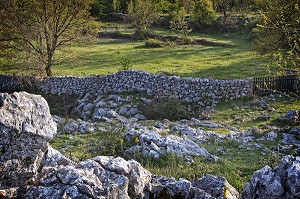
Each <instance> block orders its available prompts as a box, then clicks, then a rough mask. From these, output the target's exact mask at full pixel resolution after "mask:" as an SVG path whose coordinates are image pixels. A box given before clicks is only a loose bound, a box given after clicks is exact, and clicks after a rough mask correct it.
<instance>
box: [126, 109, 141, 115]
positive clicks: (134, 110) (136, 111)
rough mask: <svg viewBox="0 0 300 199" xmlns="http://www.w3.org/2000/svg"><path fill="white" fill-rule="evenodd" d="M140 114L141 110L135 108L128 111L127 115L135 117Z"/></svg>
mask: <svg viewBox="0 0 300 199" xmlns="http://www.w3.org/2000/svg"><path fill="white" fill-rule="evenodd" d="M138 112H139V110H138V109H137V108H135V107H132V108H131V109H129V111H127V113H126V115H135V114H137V113H138Z"/></svg>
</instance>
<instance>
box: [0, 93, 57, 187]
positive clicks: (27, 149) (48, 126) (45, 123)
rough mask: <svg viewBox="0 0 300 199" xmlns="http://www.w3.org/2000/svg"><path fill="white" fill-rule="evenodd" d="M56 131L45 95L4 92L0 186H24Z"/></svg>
mask: <svg viewBox="0 0 300 199" xmlns="http://www.w3.org/2000/svg"><path fill="white" fill-rule="evenodd" d="M55 133H56V123H55V122H54V121H53V120H52V117H51V115H50V112H49V108H48V105H47V102H46V101H45V100H44V99H43V98H42V97H41V96H37V95H30V94H27V93H25V92H21V93H13V94H10V95H9V94H6V93H4V94H3V93H0V137H1V139H0V149H1V150H0V188H9V187H15V186H24V185H25V184H26V181H28V180H29V179H30V178H32V177H34V176H35V175H36V173H37V170H38V169H39V166H40V162H41V160H42V157H43V154H44V153H45V152H46V150H47V143H48V141H49V140H50V139H51V138H52V137H53V136H54V134H55Z"/></svg>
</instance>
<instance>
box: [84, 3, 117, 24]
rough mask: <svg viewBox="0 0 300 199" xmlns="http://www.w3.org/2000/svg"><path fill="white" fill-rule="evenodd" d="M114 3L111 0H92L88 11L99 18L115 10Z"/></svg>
mask: <svg viewBox="0 0 300 199" xmlns="http://www.w3.org/2000/svg"><path fill="white" fill-rule="evenodd" d="M115 3H116V2H114V1H113V0H94V1H93V4H92V6H91V10H90V13H91V15H92V16H93V17H96V18H98V19H100V20H101V19H103V18H105V17H107V16H108V15H110V14H112V13H114V12H115Z"/></svg>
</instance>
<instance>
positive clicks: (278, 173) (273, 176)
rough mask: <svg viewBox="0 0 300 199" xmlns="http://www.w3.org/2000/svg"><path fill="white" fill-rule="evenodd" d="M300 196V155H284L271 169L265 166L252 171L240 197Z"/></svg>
mask: <svg viewBox="0 0 300 199" xmlns="http://www.w3.org/2000/svg"><path fill="white" fill-rule="evenodd" d="M299 197H300V157H299V156H297V157H293V156H290V155H288V156H285V157H283V158H282V159H281V162H280V164H279V165H278V166H277V167H275V168H274V169H272V168H271V167H269V166H265V167H263V168H262V169H260V170H258V171H256V172H254V174H253V176H252V178H251V179H250V181H249V182H248V183H247V184H246V185H245V187H244V190H243V193H242V197H241V198H242V199H252V198H257V199H265V198H268V199H280V198H285V199H292V198H299Z"/></svg>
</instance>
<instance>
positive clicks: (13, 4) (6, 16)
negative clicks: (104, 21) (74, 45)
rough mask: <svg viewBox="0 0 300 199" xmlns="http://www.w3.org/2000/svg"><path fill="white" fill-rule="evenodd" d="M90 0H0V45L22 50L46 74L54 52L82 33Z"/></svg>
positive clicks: (3, 47)
mask: <svg viewBox="0 0 300 199" xmlns="http://www.w3.org/2000/svg"><path fill="white" fill-rule="evenodd" d="M90 3H91V2H90V0H0V21H1V23H0V30H1V31H0V47H1V50H3V51H12V52H25V53H28V54H29V55H30V56H32V57H34V58H35V59H36V60H37V62H38V63H37V65H39V64H41V65H42V66H43V67H42V68H43V70H44V72H45V74H46V75H47V76H51V75H52V71H51V66H52V65H53V56H54V53H55V51H56V50H57V49H58V48H60V47H61V46H63V45H65V44H67V43H70V42H71V41H73V40H75V39H76V38H78V36H80V35H82V33H83V32H82V30H83V28H82V27H83V26H86V25H85V24H86V23H87V21H88V20H89V5H90Z"/></svg>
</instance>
